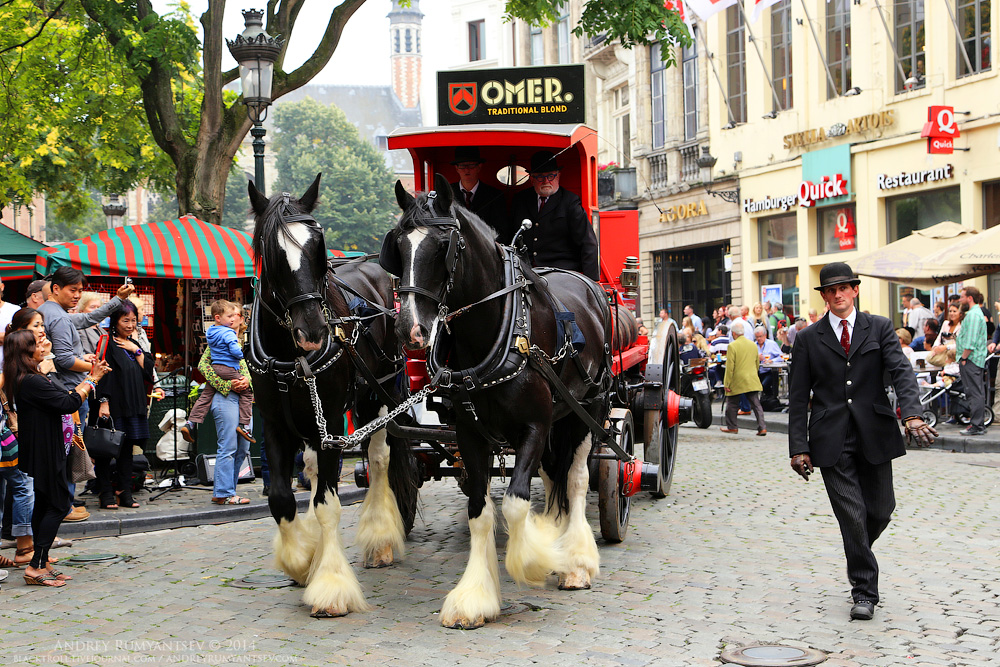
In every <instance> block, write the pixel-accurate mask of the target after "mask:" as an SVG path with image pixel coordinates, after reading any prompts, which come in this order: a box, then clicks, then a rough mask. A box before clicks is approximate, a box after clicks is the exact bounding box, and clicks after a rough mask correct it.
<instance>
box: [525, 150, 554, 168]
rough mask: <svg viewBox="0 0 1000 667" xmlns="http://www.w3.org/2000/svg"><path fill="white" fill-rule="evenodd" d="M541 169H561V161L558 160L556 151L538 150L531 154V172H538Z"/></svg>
mask: <svg viewBox="0 0 1000 667" xmlns="http://www.w3.org/2000/svg"><path fill="white" fill-rule="evenodd" d="M540 171H559V163H557V162H556V156H555V153H553V152H552V151H538V152H537V153H535V154H534V155H532V156H531V169H529V170H528V173H529V174H537V173H538V172H540Z"/></svg>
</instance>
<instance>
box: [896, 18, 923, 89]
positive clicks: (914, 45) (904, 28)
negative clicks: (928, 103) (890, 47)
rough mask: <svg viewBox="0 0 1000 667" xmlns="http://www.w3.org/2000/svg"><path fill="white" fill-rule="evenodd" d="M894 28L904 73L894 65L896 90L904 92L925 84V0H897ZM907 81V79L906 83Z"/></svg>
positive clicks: (897, 51) (897, 49)
mask: <svg viewBox="0 0 1000 667" xmlns="http://www.w3.org/2000/svg"><path fill="white" fill-rule="evenodd" d="M893 23H894V25H895V29H896V35H895V41H896V53H898V54H899V64H900V65H901V66H902V68H903V73H902V74H900V73H899V67H897V68H896V92H897V93H905V92H906V91H908V90H916V89H917V88H923V87H924V86H925V85H926V82H925V81H924V76H925V73H926V71H927V70H926V69H925V66H926V57H927V54H926V53H925V51H924V0H896V11H895V13H894V16H893ZM907 81H909V82H910V83H909V84H907Z"/></svg>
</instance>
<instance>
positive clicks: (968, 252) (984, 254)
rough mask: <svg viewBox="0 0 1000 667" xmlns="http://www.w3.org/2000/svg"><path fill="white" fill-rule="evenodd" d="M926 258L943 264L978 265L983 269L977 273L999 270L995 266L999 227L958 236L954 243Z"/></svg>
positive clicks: (999, 257) (999, 253) (998, 257)
mask: <svg viewBox="0 0 1000 667" xmlns="http://www.w3.org/2000/svg"><path fill="white" fill-rule="evenodd" d="M927 260H928V261H930V262H937V263H939V264H945V265H952V264H968V265H973V266H978V267H980V268H982V269H984V271H983V272H982V273H980V274H979V275H983V274H986V273H994V272H996V271H998V270H1000V269H998V267H997V265H998V264H1000V227H991V228H990V229H986V230H983V231H981V232H977V233H975V234H965V235H963V236H960V237H958V238H957V239H956V240H955V242H954V243H951V244H949V245H948V246H947V247H945V248H942V249H941V250H939V251H938V252H935V253H934V254H932V255H930V256H929V257H927Z"/></svg>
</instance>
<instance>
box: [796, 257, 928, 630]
mask: <svg viewBox="0 0 1000 667" xmlns="http://www.w3.org/2000/svg"><path fill="white" fill-rule="evenodd" d="M819 280H820V286H819V287H817V288H816V289H817V290H818V291H819V292H820V293H821V294H822V295H823V300H824V301H826V303H827V305H828V306H829V313H828V314H827V316H826V317H823V318H822V319H820V320H819V321H818V322H817V323H816V325H815V326H811V327H807V328H805V329H803V330H802V331H800V332H799V335H798V337H797V338H796V341H795V352H794V356H793V358H792V367H791V377H790V384H789V394H788V452H789V455H790V456H791V466H792V469H793V470H795V472H797V473H798V474H799V475H801V476H802V477H803V478H805V480H806V481H809V474H810V473H811V472H812V471H813V466H814V465H815V466H817V467H819V468H820V469H821V470H822V472H823V482H824V484H825V485H826V491H827V495H828V496H829V497H830V504H831V505H832V506H833V513H834V515H835V516H836V517H837V522H838V523H839V524H840V533H841V535H842V536H843V539H844V551H845V553H846V555H847V577H848V579H849V580H850V582H851V596H852V598H853V600H854V604H853V606H852V607H851V618H853V619H857V620H865V621H867V620H871V618H872V617H873V616H874V614H875V605H877V604H878V601H879V593H878V563H877V562H876V561H875V555H874V554H873V553H872V545H873V544H874V543H875V540H877V539H878V537H879V535H881V534H882V531H883V530H885V528H886V526H888V525H889V517H890V516H891V515H892V511H893V510H894V509H895V507H896V499H895V495H894V493H893V488H892V459H894V458H897V457H899V456H902V455H903V454H905V453H906V450H905V445H904V443H903V437H902V435H901V434H900V432H899V426H898V424H897V422H896V413H895V411H894V410H893V409H892V407H891V406H890V404H889V399H888V397H887V396H886V392H885V387H884V386H883V382H882V378H883V375H884V373H886V372H887V373H888V374H889V378H890V379H891V382H892V385H893V386H894V387H895V389H896V396H897V397H898V400H899V406H900V410H901V414H902V415H903V420H904V422H905V423H906V429H907V432H908V433H910V434H911V435H913V436H914V437H915V438H916V439H917V440H918V441H919V442H921V443H923V444H930V443H931V442H933V440H934V437H935V436H937V432H936V431H935V430H934V429H932V428H931V427H930V426H927V425H926V424H925V423H924V422H923V420H922V419H920V416H919V415H920V414H921V407H920V401H919V399H918V391H917V383H916V379H915V377H914V375H913V371H912V369H911V368H910V363H909V362H908V361H907V360H906V357H904V356H903V352H902V348H900V346H899V339H898V338H897V337H896V334H895V332H894V331H893V327H892V323H891V322H890V321H889V320H888V319H886V318H885V317H881V316H878V315H866V314H865V313H862V312H859V311H858V310H857V309H856V308H855V307H854V300H855V299H856V298H857V296H858V285H859V284H860V283H861V281H860V280H858V278H857V277H856V276H855V275H854V271H853V270H852V269H851V267H849V266H848V265H847V264H844V263H842V262H835V263H833V264H828V265H826V266H825V267H823V269H822V270H821V271H820V274H819ZM810 392H811V393H812V399H811V410H810ZM810 412H811V414H810Z"/></svg>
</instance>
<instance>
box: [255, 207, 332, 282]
mask: <svg viewBox="0 0 1000 667" xmlns="http://www.w3.org/2000/svg"><path fill="white" fill-rule="evenodd" d="M283 215H309V212H308V211H306V210H305V209H304V208H303V207H302V206H301V205H300V204H299V200H298V199H295V198H292V197H289V198H288V202H287V203H286V202H285V198H284V197H281V196H278V197H271V199H269V200H268V202H267V210H265V211H264V214H263V215H258V216H257V220H256V224H255V225H254V230H253V241H252V248H253V253H254V256H255V257H256V258H257V259H258V261H259V265H258V266H259V271H260V280H261V282H262V283H264V284H265V285H266V284H267V278H268V276H267V274H268V271H267V268H268V267H272V266H278V265H279V263H280V262H281V261H283V254H284V251H283V250H282V249H281V247H280V246H279V245H278V242H277V241H278V235H279V234H281V235H282V236H284V237H285V239H286V241H288V242H289V243H291V244H293V245H295V246H297V247H298V248H299V249H302V244H300V243H299V241H298V239H296V238H295V236H294V235H293V234H292V233H291V232H290V231H288V225H287V224H286V223H285V222H284V220H282V216H283ZM310 217H311V216H310ZM313 222H315V220H314V221H313ZM316 224H317V225H318V224H319V223H316Z"/></svg>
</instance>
